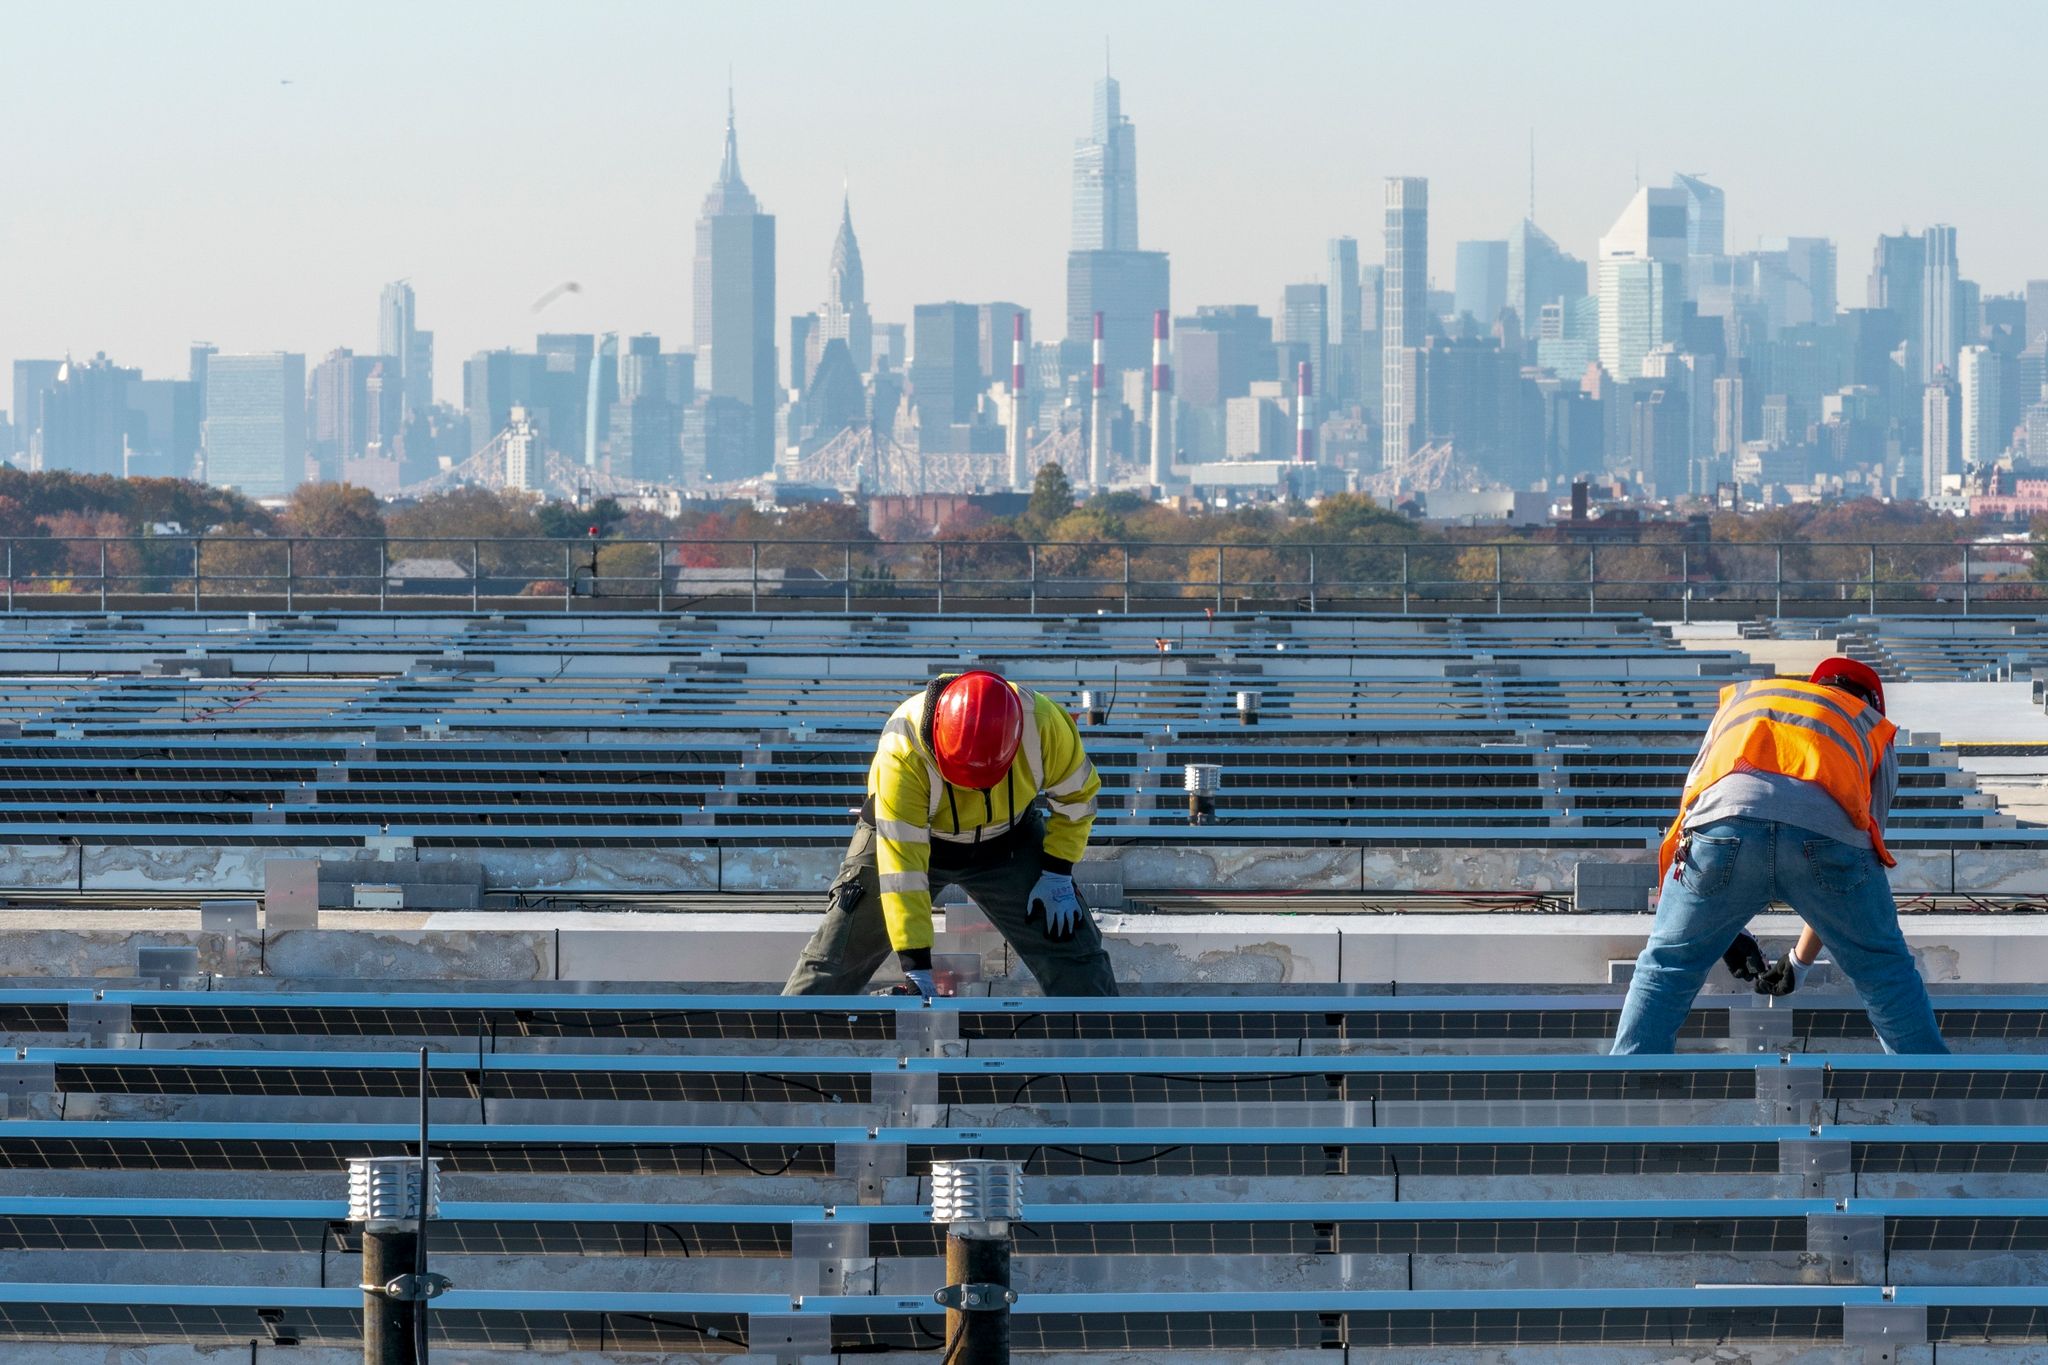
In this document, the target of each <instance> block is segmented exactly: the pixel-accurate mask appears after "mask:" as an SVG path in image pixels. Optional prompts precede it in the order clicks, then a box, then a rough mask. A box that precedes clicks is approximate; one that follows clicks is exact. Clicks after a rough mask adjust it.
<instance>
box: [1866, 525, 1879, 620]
mask: <svg viewBox="0 0 2048 1365" xmlns="http://www.w3.org/2000/svg"><path fill="white" fill-rule="evenodd" d="M1867 548H1868V549H1869V551H1870V614H1871V615H1872V616H1875V615H1877V545H1876V544H1875V543H1874V542H1873V543H1872V544H1871V545H1869V546H1868V547H1867Z"/></svg>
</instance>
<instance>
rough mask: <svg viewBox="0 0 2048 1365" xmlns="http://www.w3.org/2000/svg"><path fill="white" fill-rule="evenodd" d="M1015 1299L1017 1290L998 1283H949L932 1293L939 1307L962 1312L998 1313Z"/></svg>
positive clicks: (933, 1299)
mask: <svg viewBox="0 0 2048 1365" xmlns="http://www.w3.org/2000/svg"><path fill="white" fill-rule="evenodd" d="M1016 1301H1017V1291H1016V1290H1014V1289H1011V1288H1009V1287H1008V1286H1006V1285H1000V1284H949V1285H947V1286H946V1287H945V1288H944V1289H941V1290H939V1291H938V1292H937V1293H935V1294H933V1295H932V1302H933V1303H936V1304H938V1305H939V1306H940V1307H941V1308H952V1309H956V1310H958V1311H959V1312H962V1313H1000V1312H1002V1311H1003V1310H1004V1309H1006V1308H1008V1307H1009V1306H1010V1305H1011V1304H1013V1303H1015V1302H1016Z"/></svg>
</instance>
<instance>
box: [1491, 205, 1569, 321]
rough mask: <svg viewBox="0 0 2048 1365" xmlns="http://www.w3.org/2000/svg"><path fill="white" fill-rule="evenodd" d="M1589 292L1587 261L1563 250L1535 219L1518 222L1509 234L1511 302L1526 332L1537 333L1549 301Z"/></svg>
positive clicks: (1509, 286) (1508, 279)
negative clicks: (1587, 289)
mask: <svg viewBox="0 0 2048 1365" xmlns="http://www.w3.org/2000/svg"><path fill="white" fill-rule="evenodd" d="M1585 295H1586V263H1585V262H1584V261H1581V260H1578V259H1576V258H1574V257H1572V256H1568V255H1566V254H1565V253H1564V252H1563V251H1561V250H1559V249H1558V245H1557V243H1556V242H1554V241H1552V240H1551V239H1550V236H1549V234H1547V233H1545V232H1544V231H1543V229H1542V228H1540V227H1537V226H1536V224H1535V223H1534V222H1533V221H1532V220H1530V219H1527V218H1524V219H1523V220H1522V221H1521V222H1520V223H1519V224H1517V225H1516V227H1515V230H1514V231H1513V232H1511V233H1509V234H1508V263H1507V303H1508V307H1510V308H1512V309H1514V310H1515V317H1516V320H1517V321H1518V322H1520V323H1521V325H1522V335H1523V336H1525V337H1526V336H1535V335H1537V331H1538V323H1539V321H1540V320H1541V318H1542V316H1543V307H1544V305H1545V304H1551V303H1558V302H1560V301H1564V300H1570V299H1577V298H1584V297H1585Z"/></svg>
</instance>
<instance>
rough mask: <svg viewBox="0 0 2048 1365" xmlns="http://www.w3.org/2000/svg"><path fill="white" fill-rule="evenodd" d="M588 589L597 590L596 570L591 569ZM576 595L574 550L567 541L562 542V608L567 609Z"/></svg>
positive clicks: (593, 591)
mask: <svg viewBox="0 0 2048 1365" xmlns="http://www.w3.org/2000/svg"><path fill="white" fill-rule="evenodd" d="M590 578H591V582H590V591H591V592H592V593H595V592H596V591H597V572H596V570H595V569H593V570H592V571H591V575H590ZM575 596H576V551H575V549H574V548H573V547H572V546H571V545H570V543H569V542H567V541H564V542H563V543H562V610H563V611H567V610H569V603H570V601H571V600H572V599H574V598H575Z"/></svg>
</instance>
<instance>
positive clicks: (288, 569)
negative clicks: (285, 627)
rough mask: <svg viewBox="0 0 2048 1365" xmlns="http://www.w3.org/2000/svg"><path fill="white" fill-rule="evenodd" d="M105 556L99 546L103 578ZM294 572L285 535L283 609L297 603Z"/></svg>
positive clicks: (287, 608) (290, 546)
mask: <svg viewBox="0 0 2048 1365" xmlns="http://www.w3.org/2000/svg"><path fill="white" fill-rule="evenodd" d="M106 558H107V554H106V547H105V546H101V547H100V576H101V577H102V578H104V577H105V576H106V572H107V564H106ZM296 572H297V561H296V560H295V559H294V557H293V555H292V540H291V537H290V536H286V537H285V540H284V609H285V610H286V611H291V610H292V609H293V608H294V607H296V606H297V605H298V598H297V595H296V594H295V593H294V592H293V588H294V586H295V585H294V583H293V581H292V580H293V577H294V576H295V574H296ZM101 605H102V610H104V608H105V604H104V603H102V604H101Z"/></svg>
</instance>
